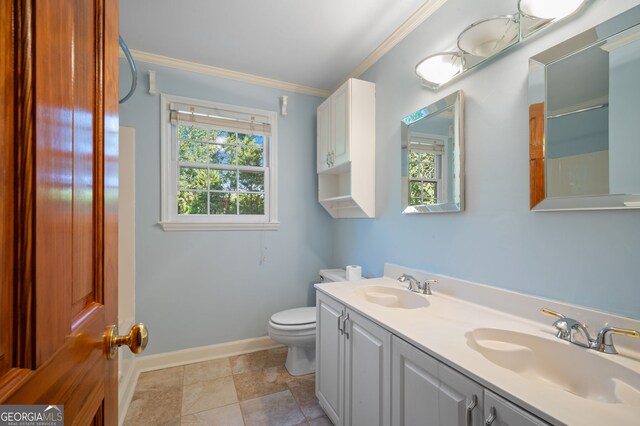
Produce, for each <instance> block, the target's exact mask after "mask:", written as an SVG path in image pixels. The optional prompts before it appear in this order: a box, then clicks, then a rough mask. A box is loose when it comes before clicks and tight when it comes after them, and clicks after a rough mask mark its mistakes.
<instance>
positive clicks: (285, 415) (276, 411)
mask: <svg viewBox="0 0 640 426" xmlns="http://www.w3.org/2000/svg"><path fill="white" fill-rule="evenodd" d="M240 408H241V409H242V415H243V416H244V421H245V424H246V425H247V426H266V425H273V426H276V425H277V426H293V425H297V424H300V423H302V422H304V421H305V418H304V414H302V411H300V408H298V404H296V400H295V399H294V398H293V395H291V392H289V391H288V390H287V391H284V392H278V393H274V394H270V395H266V396H263V397H260V398H256V399H251V400H248V401H242V402H241V403H240Z"/></svg>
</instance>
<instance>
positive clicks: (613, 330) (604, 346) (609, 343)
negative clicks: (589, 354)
mask: <svg viewBox="0 0 640 426" xmlns="http://www.w3.org/2000/svg"><path fill="white" fill-rule="evenodd" d="M541 312H542V313H543V314H545V315H549V316H552V317H556V318H558V319H557V320H556V321H555V322H554V323H553V326H554V327H555V328H556V337H557V338H558V339H562V340H566V341H568V342H570V343H573V344H575V345H578V346H582V347H584V348H589V349H595V350H597V351H599V352H604V353H607V354H617V353H618V351H617V350H616V348H615V346H613V339H612V338H611V336H612V335H613V334H619V335H621V336H627V337H636V338H640V332H639V331H637V330H630V329H626V328H618V327H609V326H607V327H604V328H602V330H600V331H599V332H598V335H597V336H596V338H595V339H594V338H592V337H591V335H590V334H589V331H588V330H587V326H586V325H584V324H582V323H581V322H579V321H576V320H574V319H573V318H567V317H565V316H564V315H562V314H561V313H559V312H556V311H552V310H551V309H547V308H542V309H541ZM576 333H579V334H580V335H581V336H582V338H583V339H584V340H582V339H578V340H576V338H575V335H576Z"/></svg>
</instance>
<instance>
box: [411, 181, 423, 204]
mask: <svg viewBox="0 0 640 426" xmlns="http://www.w3.org/2000/svg"><path fill="white" fill-rule="evenodd" d="M409 197H410V198H416V199H418V200H421V199H422V182H410V183H409ZM418 204H422V203H421V202H420V203H418Z"/></svg>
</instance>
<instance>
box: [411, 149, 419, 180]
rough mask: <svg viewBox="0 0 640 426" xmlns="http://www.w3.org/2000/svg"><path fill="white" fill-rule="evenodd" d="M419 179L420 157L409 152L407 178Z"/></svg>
mask: <svg viewBox="0 0 640 426" xmlns="http://www.w3.org/2000/svg"><path fill="white" fill-rule="evenodd" d="M417 177H420V156H419V155H418V154H416V153H415V152H413V151H409V178H413V179H415V178H417Z"/></svg>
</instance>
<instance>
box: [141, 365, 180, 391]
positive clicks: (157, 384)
mask: <svg viewBox="0 0 640 426" xmlns="http://www.w3.org/2000/svg"><path fill="white" fill-rule="evenodd" d="M183 379H184V367H182V366H180V367H172V368H164V369H162V370H155V371H147V372H146V373H141V374H140V377H139V378H138V383H137V384H136V392H137V391H147V390H160V389H166V388H168V387H173V386H179V387H181V386H182V382H183Z"/></svg>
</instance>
